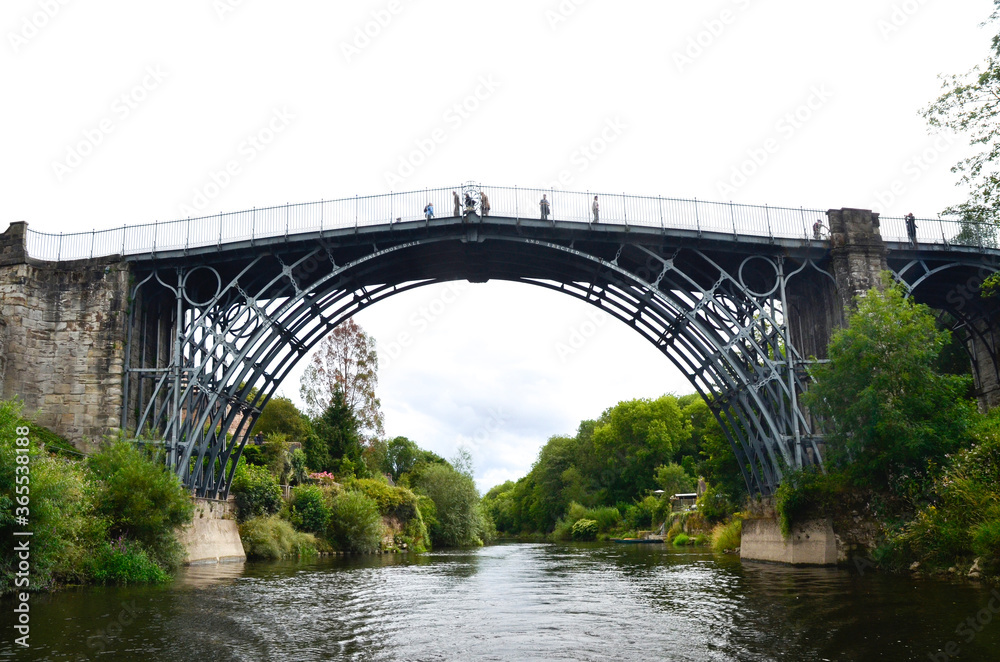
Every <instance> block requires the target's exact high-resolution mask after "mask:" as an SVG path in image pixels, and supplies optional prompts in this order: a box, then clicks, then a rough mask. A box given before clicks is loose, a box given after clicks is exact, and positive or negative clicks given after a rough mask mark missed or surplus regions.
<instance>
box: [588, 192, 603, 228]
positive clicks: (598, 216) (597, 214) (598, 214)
mask: <svg viewBox="0 0 1000 662" xmlns="http://www.w3.org/2000/svg"><path fill="white" fill-rule="evenodd" d="M590 208H591V209H593V210H594V223H597V222H599V221H600V220H601V206H600V205H599V204H597V196H596V195H595V196H594V204H592V205H591V206H590Z"/></svg>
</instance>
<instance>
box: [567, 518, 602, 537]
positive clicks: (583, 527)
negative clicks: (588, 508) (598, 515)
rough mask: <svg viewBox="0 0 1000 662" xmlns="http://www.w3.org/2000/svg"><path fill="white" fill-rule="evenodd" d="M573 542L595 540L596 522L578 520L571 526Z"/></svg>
mask: <svg viewBox="0 0 1000 662" xmlns="http://www.w3.org/2000/svg"><path fill="white" fill-rule="evenodd" d="M571 535H572V536H573V540H596V539H597V522H596V521H594V520H592V519H580V520H577V521H576V522H575V523H574V524H573V529H572V534H571Z"/></svg>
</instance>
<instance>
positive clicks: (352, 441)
mask: <svg viewBox="0 0 1000 662" xmlns="http://www.w3.org/2000/svg"><path fill="white" fill-rule="evenodd" d="M313 428H314V430H315V432H316V437H317V441H318V443H319V445H320V447H318V448H313V453H312V454H313V457H310V458H309V466H310V467H311V468H312V469H314V470H315V471H330V472H333V473H335V474H337V475H338V476H340V475H345V476H354V475H357V476H359V477H362V478H363V477H365V476H367V467H366V466H365V464H364V462H363V461H362V458H361V453H362V449H361V437H360V436H359V432H358V419H357V418H356V417H355V415H354V412H353V411H351V408H350V406H349V405H348V404H347V401H346V400H345V399H344V393H343V391H341V390H340V389H335V390H334V392H333V395H332V400H331V402H330V405H329V406H328V407H327V408H326V409H324V410H323V414H322V415H321V416H320V417H319V418H318V419H317V420H316V421H315V422H314V423H313ZM312 446H313V444H312V443H310V445H309V446H307V447H306V452H307V454H308V453H309V449H310V447H312ZM314 460H315V461H316V462H323V464H315V465H314V464H313V462H314Z"/></svg>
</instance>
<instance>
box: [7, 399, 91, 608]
mask: <svg viewBox="0 0 1000 662" xmlns="http://www.w3.org/2000/svg"><path fill="white" fill-rule="evenodd" d="M20 413H21V405H20V404H19V403H17V402H0V537H2V538H3V539H4V540H7V541H11V540H14V537H13V531H14V530H15V529H14V525H15V521H14V516H15V510H14V509H15V508H16V507H22V506H24V504H19V503H18V502H17V499H18V497H20V498H21V499H22V500H25V501H26V500H27V499H26V498H25V497H30V504H28V505H27V506H26V507H30V509H31V510H30V517H31V531H32V534H33V535H32V537H31V543H30V545H31V574H32V576H31V586H30V589H31V590H37V589H44V588H48V587H49V586H51V585H52V584H54V583H55V582H56V581H59V580H69V581H79V580H82V579H84V578H85V577H86V576H87V574H88V572H89V570H88V559H89V557H90V555H91V550H92V548H93V546H94V545H96V544H97V543H98V541H100V540H102V539H103V537H104V532H105V528H106V526H105V522H104V520H103V519H102V518H98V517H94V498H93V489H92V485H91V483H89V482H88V481H87V480H86V478H85V473H84V471H83V465H82V464H81V463H79V462H76V461H71V460H66V459H63V458H54V457H50V456H49V455H48V454H46V453H44V452H42V450H41V448H40V444H39V439H38V438H37V437H36V435H35V430H36V426H35V425H34V424H33V423H30V422H29V421H24V420H22V419H21V418H20ZM25 428H27V430H25ZM25 432H27V433H28V434H27V435H25V434H24V433H25ZM18 439H20V440H22V441H23V440H24V439H28V440H29V442H25V443H29V445H27V446H25V445H23V444H18V443H17V440H18ZM18 448H22V449H24V448H26V449H27V450H28V453H27V454H25V453H17V450H16V449H18ZM18 455H20V456H22V457H24V456H26V457H27V459H28V462H29V465H28V466H29V467H30V474H28V482H25V475H24V474H23V473H18V470H17V467H19V466H22V465H21V464H19V463H18V461H17V460H16V457H17V456H18ZM18 479H20V481H21V482H18ZM18 489H20V493H18ZM16 563H17V559H16V555H15V552H14V545H13V544H9V545H4V546H3V547H2V549H0V595H2V594H4V593H6V592H9V591H11V590H13V589H14V579H15V574H14V573H15V572H16Z"/></svg>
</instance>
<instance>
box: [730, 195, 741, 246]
mask: <svg viewBox="0 0 1000 662" xmlns="http://www.w3.org/2000/svg"><path fill="white" fill-rule="evenodd" d="M729 218H730V220H732V222H733V239H738V238H739V234H737V232H736V208H735V207H733V201H732V200H730V201H729Z"/></svg>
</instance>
